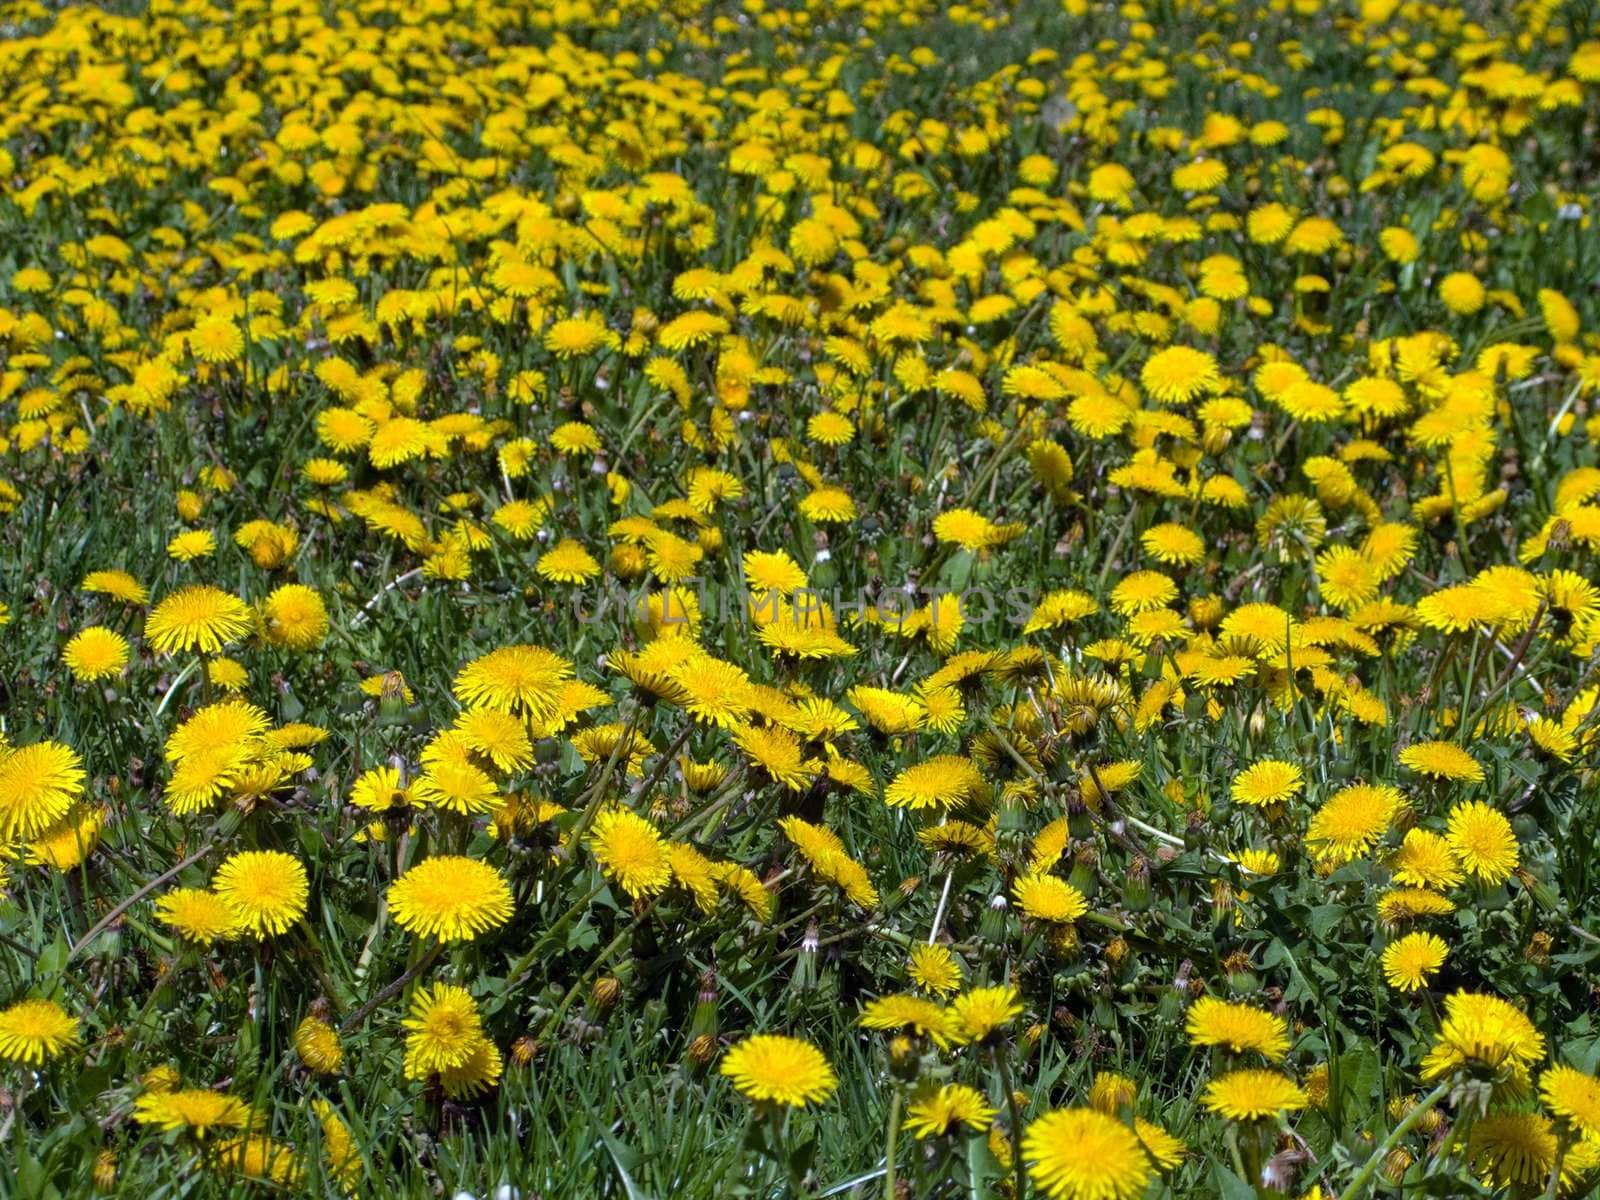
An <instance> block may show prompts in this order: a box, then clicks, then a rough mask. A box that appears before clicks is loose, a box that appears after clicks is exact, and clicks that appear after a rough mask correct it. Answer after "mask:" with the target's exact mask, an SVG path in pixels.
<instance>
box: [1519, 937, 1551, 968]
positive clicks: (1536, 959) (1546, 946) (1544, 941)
mask: <svg viewBox="0 0 1600 1200" xmlns="http://www.w3.org/2000/svg"><path fill="white" fill-rule="evenodd" d="M1554 945H1555V940H1554V939H1553V938H1552V937H1551V936H1550V935H1549V934H1548V933H1546V932H1545V931H1544V930H1542V929H1541V930H1539V931H1538V932H1537V933H1535V934H1534V935H1533V936H1532V937H1531V938H1529V939H1528V948H1527V949H1526V950H1524V951H1523V952H1522V953H1523V957H1525V958H1526V959H1527V960H1528V961H1529V962H1531V963H1537V964H1538V965H1539V966H1544V965H1545V964H1546V963H1548V962H1549V961H1550V951H1551V949H1552V948H1553V946H1554Z"/></svg>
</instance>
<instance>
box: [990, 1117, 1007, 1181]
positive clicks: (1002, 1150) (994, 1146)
mask: <svg viewBox="0 0 1600 1200" xmlns="http://www.w3.org/2000/svg"><path fill="white" fill-rule="evenodd" d="M989 1153H990V1154H992V1155H994V1157H995V1161H996V1162H998V1163H999V1164H1000V1165H1001V1166H1002V1167H1004V1168H1005V1169H1006V1170H1008V1171H1009V1170H1010V1169H1011V1139H1010V1138H1009V1137H1007V1136H1006V1131H1005V1130H1004V1129H1002V1128H1001V1127H1000V1125H999V1124H994V1125H991V1126H989Z"/></svg>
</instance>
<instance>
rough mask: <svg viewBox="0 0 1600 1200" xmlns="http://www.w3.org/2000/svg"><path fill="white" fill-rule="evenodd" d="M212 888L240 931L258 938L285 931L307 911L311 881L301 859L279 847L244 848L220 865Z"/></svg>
mask: <svg viewBox="0 0 1600 1200" xmlns="http://www.w3.org/2000/svg"><path fill="white" fill-rule="evenodd" d="M211 886H212V888H213V889H214V890H215V891H216V893H217V895H218V896H219V897H220V898H221V899H222V902H223V903H224V904H226V905H227V906H228V909H229V911H231V912H232V913H233V915H234V919H235V920H236V921H237V922H238V925H239V928H240V930H241V931H243V932H246V933H249V934H251V935H253V936H254V937H257V938H263V937H267V936H268V935H270V934H278V933H282V932H283V931H284V930H286V929H288V928H289V926H291V925H293V924H294V923H295V921H297V920H299V919H300V917H301V916H303V915H304V913H305V911H306V897H307V896H308V895H309V894H310V890H311V888H310V883H309V882H308V881H307V879H306V869H305V867H304V866H302V865H301V864H300V861H299V860H298V859H296V858H294V857H293V856H291V855H288V854H284V853H283V852H282V851H280V850H245V851H242V852H240V853H238V854H235V855H232V856H230V857H229V858H228V859H226V860H225V861H224V862H223V864H222V865H221V866H220V867H218V868H217V874H216V878H215V879H213V880H212V884H211Z"/></svg>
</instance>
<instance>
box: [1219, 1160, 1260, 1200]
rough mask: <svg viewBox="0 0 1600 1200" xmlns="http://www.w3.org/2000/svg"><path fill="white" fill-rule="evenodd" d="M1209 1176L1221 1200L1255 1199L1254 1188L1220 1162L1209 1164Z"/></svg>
mask: <svg viewBox="0 0 1600 1200" xmlns="http://www.w3.org/2000/svg"><path fill="white" fill-rule="evenodd" d="M1211 1178H1212V1179H1213V1180H1214V1181H1215V1185H1216V1191H1217V1195H1218V1196H1220V1197H1221V1198H1222V1200H1256V1190H1255V1188H1253V1187H1251V1186H1250V1185H1249V1184H1248V1183H1246V1182H1245V1181H1244V1180H1242V1179H1240V1178H1239V1177H1238V1176H1237V1175H1235V1174H1234V1173H1233V1172H1232V1171H1230V1170H1229V1169H1228V1168H1227V1167H1225V1166H1223V1165H1222V1164H1221V1163H1212V1164H1211Z"/></svg>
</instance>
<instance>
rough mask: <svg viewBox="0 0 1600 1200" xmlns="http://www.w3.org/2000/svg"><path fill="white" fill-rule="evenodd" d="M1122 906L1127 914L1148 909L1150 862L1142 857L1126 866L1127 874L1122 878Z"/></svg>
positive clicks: (1136, 858)
mask: <svg viewBox="0 0 1600 1200" xmlns="http://www.w3.org/2000/svg"><path fill="white" fill-rule="evenodd" d="M1122 906H1123V907H1124V908H1126V909H1127V910H1128V911H1129V912H1144V911H1145V910H1146V909H1148V908H1149V907H1150V860H1149V859H1147V858H1145V857H1144V856H1143V855H1139V856H1137V857H1135V858H1134V860H1133V862H1131V863H1129V864H1128V873H1127V874H1126V875H1125V876H1123V878H1122Z"/></svg>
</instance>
